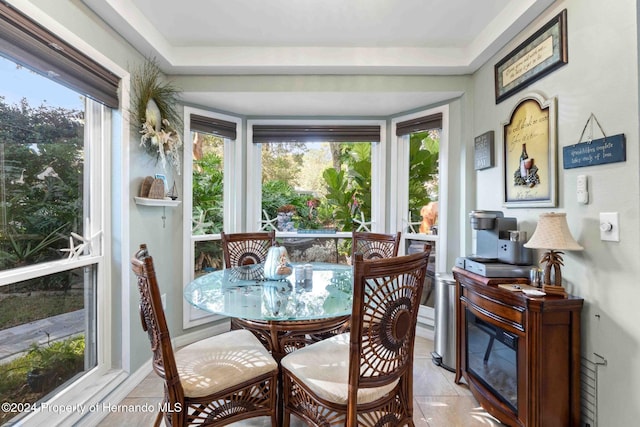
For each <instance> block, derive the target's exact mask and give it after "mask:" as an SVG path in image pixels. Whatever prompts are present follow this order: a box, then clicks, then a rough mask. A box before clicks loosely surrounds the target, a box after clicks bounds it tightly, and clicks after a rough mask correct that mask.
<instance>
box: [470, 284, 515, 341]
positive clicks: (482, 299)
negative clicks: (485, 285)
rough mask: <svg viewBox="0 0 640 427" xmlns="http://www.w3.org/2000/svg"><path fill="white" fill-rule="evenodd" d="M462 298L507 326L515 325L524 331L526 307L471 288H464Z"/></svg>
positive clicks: (477, 309)
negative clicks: (511, 303) (508, 302)
mask: <svg viewBox="0 0 640 427" xmlns="http://www.w3.org/2000/svg"><path fill="white" fill-rule="evenodd" d="M462 299H463V300H466V302H467V304H468V305H469V306H470V307H472V308H474V309H475V310H476V311H479V312H481V313H483V314H485V315H487V316H489V317H491V318H493V319H495V320H496V321H498V322H501V323H503V324H504V325H505V326H511V327H515V328H516V329H519V330H521V331H524V310H525V309H524V307H519V306H513V305H507V304H505V303H503V302H501V301H498V300H495V299H493V298H491V297H489V296H487V295H480V294H477V293H475V292H473V291H472V290H470V289H469V288H466V287H463V288H462Z"/></svg>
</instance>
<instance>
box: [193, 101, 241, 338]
mask: <svg viewBox="0 0 640 427" xmlns="http://www.w3.org/2000/svg"><path fill="white" fill-rule="evenodd" d="M184 114H185V116H184V123H185V124H188V126H185V138H184V141H186V143H185V146H184V150H185V151H184V152H185V156H184V163H185V165H184V175H185V193H186V194H185V197H184V218H185V229H184V232H185V236H187V237H186V243H185V245H186V250H185V253H188V254H190V255H189V259H188V260H187V259H185V263H184V265H185V272H184V277H185V281H184V283H189V282H190V281H191V280H193V279H194V278H195V277H197V276H199V275H202V274H205V273H207V272H209V271H213V270H216V269H220V268H222V267H223V255H222V244H221V241H220V233H221V232H222V231H223V230H224V229H227V230H230V229H231V230H234V229H235V227H236V225H235V224H236V222H235V221H234V218H235V217H237V216H238V215H237V213H238V212H239V209H240V208H239V207H238V206H237V203H238V201H241V194H242V193H241V192H240V191H239V189H238V187H239V184H238V183H239V182H242V179H241V177H240V176H239V173H236V172H237V171H238V170H239V169H238V168H237V165H236V163H235V162H236V156H237V152H239V151H240V150H239V148H238V144H237V143H236V142H235V141H236V139H238V137H239V133H240V132H239V129H240V120H239V119H238V118H235V117H229V116H225V115H221V114H213V113H211V112H207V111H203V110H198V109H195V108H191V107H185V113H184ZM240 170H241V169H240ZM186 177H189V178H190V179H186ZM189 218H191V221H189ZM183 307H184V310H183V313H184V318H183V323H184V326H185V328H187V327H191V326H195V325H198V324H201V323H205V322H208V321H210V320H212V319H213V318H217V316H211V315H207V314H206V313H204V312H202V311H201V310H196V309H193V308H192V307H190V306H189V305H188V304H186V303H185V304H184V305H183Z"/></svg>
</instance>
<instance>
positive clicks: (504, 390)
mask: <svg viewBox="0 0 640 427" xmlns="http://www.w3.org/2000/svg"><path fill="white" fill-rule="evenodd" d="M466 319H467V323H466V328H467V334H466V336H467V346H466V347H467V355H466V356H467V371H468V372H469V373H471V374H472V375H473V376H474V377H476V378H477V379H478V380H480V382H482V383H483V384H484V386H485V387H487V388H488V389H489V390H491V391H492V392H493V394H494V395H495V396H496V397H497V398H498V399H500V400H501V401H502V402H504V403H505V404H507V405H508V406H509V407H510V408H511V409H512V410H513V411H514V412H515V413H517V407H518V374H517V360H518V350H517V349H518V337H517V336H516V335H514V334H512V333H510V332H507V331H505V330H503V329H502V328H500V327H498V326H496V325H492V324H490V323H488V322H485V321H484V320H482V319H480V318H479V317H477V316H475V315H474V314H473V313H472V312H470V311H469V310H468V309H466Z"/></svg>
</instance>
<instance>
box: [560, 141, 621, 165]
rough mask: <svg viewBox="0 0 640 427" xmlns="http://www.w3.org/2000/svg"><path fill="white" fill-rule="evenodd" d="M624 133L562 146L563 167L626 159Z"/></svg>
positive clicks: (599, 163) (615, 161)
mask: <svg viewBox="0 0 640 427" xmlns="http://www.w3.org/2000/svg"><path fill="white" fill-rule="evenodd" d="M626 147H627V146H626V142H625V137H624V134H623V133H621V134H619V135H613V136H607V137H604V138H601V139H594V140H592V141H590V142H579V143H577V144H575V145H569V146H567V147H563V148H562V164H563V167H564V169H573V168H582V167H585V166H595V165H603V164H606V163H617V162H626V161H627V148H626Z"/></svg>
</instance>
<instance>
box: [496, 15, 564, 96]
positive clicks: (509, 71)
mask: <svg viewBox="0 0 640 427" xmlns="http://www.w3.org/2000/svg"><path fill="white" fill-rule="evenodd" d="M567 62H569V54H568V52H567V9H564V10H563V11H562V12H560V13H559V14H558V15H556V16H555V17H554V18H553V19H552V20H551V21H549V22H548V23H547V24H545V26H543V27H542V28H540V29H539V30H538V31H536V33H535V34H533V35H532V36H531V37H529V38H528V39H527V40H525V41H524V42H523V43H522V44H520V46H518V47H516V48H515V49H514V50H513V51H511V52H510V53H509V54H508V55H507V56H505V57H504V58H503V59H502V60H501V61H500V62H498V63H497V64H496V65H495V85H496V104H498V103H500V102H502V101H504V100H505V99H506V98H508V97H509V96H511V95H513V94H514V93H516V92H517V91H519V90H522V89H523V88H525V87H527V86H529V85H530V84H531V83H533V82H535V81H536V80H538V79H539V78H541V77H543V76H545V75H547V74H549V73H550V72H552V71H553V70H555V69H557V68H559V67H562V66H563V65H565V64H566V63H567Z"/></svg>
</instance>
